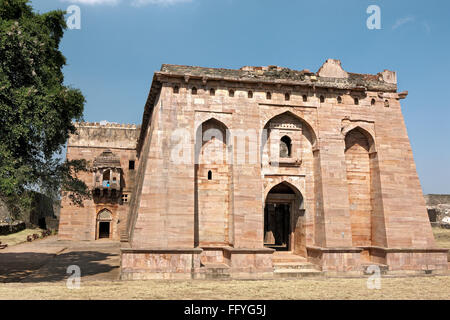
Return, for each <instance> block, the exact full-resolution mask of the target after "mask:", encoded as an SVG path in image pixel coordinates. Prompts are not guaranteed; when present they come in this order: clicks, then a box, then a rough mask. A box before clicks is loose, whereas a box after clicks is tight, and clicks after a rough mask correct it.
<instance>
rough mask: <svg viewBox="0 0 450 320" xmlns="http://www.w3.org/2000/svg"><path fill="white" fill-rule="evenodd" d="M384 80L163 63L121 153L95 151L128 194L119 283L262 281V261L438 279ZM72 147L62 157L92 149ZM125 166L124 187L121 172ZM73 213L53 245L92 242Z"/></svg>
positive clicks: (333, 68) (390, 89) (398, 114)
mask: <svg viewBox="0 0 450 320" xmlns="http://www.w3.org/2000/svg"><path fill="white" fill-rule="evenodd" d="M396 79H397V76H396V73H395V72H392V71H388V70H385V71H383V72H380V73H379V74H376V75H367V74H356V73H351V72H347V71H345V70H344V69H343V68H342V66H341V62H340V61H338V60H328V61H326V62H325V63H324V65H323V66H322V67H321V68H320V69H319V71H318V72H316V73H313V72H310V71H308V70H302V71H297V70H291V69H287V68H282V67H277V66H268V67H250V66H247V67H243V68H241V69H239V70H232V69H216V68H203V67H190V66H179V65H163V66H162V67H161V70H160V71H158V72H155V74H154V76H153V82H152V86H151V88H150V92H149V95H148V99H147V102H146V104H145V107H144V114H143V119H142V125H141V127H140V129H137V128H135V129H134V131H133V130H130V134H129V135H128V136H127V137H129V138H130V140H129V144H127V142H126V141H128V140H127V139H126V138H124V139H123V140H121V138H119V139H114V140H110V141H108V142H105V141H103V143H104V144H102V146H104V148H105V149H106V148H108V149H110V151H111V152H112V153H113V154H115V155H116V158H120V167H121V168H122V171H120V172H122V176H117V178H123V179H125V181H126V186H127V188H129V189H127V190H129V192H130V194H131V195H130V200H129V203H130V204H129V205H128V207H126V208H127V210H126V211H123V213H122V215H123V217H126V218H124V220H126V227H125V225H121V227H120V230H121V232H120V233H121V241H122V262H121V273H122V278H123V279H148V278H202V277H205V276H208V275H211V274H214V275H217V274H220V275H224V276H227V277H228V276H229V277H239V278H242V277H244V278H245V277H249V278H265V277H268V276H270V275H271V274H272V273H273V268H274V264H273V256H274V255H277V257H281V258H277V261H279V260H280V259H281V263H283V260H282V259H286V261H290V262H293V261H294V262H295V261H304V260H305V261H307V262H308V263H312V264H315V265H316V267H315V268H316V269H318V270H322V271H326V272H337V273H345V272H353V273H360V274H362V273H363V272H364V270H365V266H367V265H368V264H378V265H380V266H383V268H384V270H391V271H398V270H405V271H417V272H422V271H427V272H430V270H431V272H434V271H435V270H440V271H442V270H446V269H447V263H444V258H445V259H446V257H447V253H446V250H443V249H436V246H435V243H434V238H433V234H432V231H431V227H430V224H429V222H428V217H427V211H426V207H425V201H424V199H423V195H422V190H421V186H420V183H419V179H418V177H417V172H416V168H415V164H414V159H413V154H412V150H411V146H410V143H409V138H408V134H407V131H406V126H405V124H404V120H403V115H402V111H401V106H400V100H401V99H404V98H406V96H407V92H400V93H399V92H398V91H397V80H396ZM84 126H85V125H84ZM81 127H83V125H81V126H80V128H81ZM83 130H85V129H83ZM95 130H99V129H95ZM95 130H94V131H93V134H94V132H96V131H95ZM102 130H103V129H102ZM127 132H128V131H127ZM131 132H133V133H131ZM121 137H122V136H121ZM123 137H124V136H123ZM93 139H94V140H95V139H96V138H95V136H93ZM81 140H83V141H84V142H83V144H82V145H80V147H79V148H77V146H72V145H71V152H70V153H68V154H69V155H71V156H75V155H76V157H81V156H82V151H83V150H87V149H88V148H90V146H93V145H96V144H98V142H97V140H95V142H94V143H91V142H90V137H89V135H84V136H83V138H81ZM108 143H111V145H109V144H108ZM122 143H123V144H124V145H127V147H123V146H122V145H121V144H122ZM117 144H119V146H118V145H117ZM102 148H103V147H102ZM72 150H73V151H72ZM75 150H77V151H75ZM99 151H102V152H106V151H105V150H103V149H101V148H100V149H99ZM98 156H99V153H97V154H96V157H98ZM103 157H105V155H103ZM113 158H114V157H113V156H109V158H108V159H113ZM131 158H133V159H135V161H136V169H135V171H134V176H133V175H132V173H131V172H130V171H126V170H123V166H124V164H123V160H125V159H127V160H129V159H131ZM102 159H103V158H102ZM122 159H123V160H122ZM109 163H116V162H114V161H113V160H110V162H109ZM116 165H118V164H117V163H116ZM111 166H112V165H111ZM106 169H107V167H105V166H104V167H101V168H100V167H99V168H97V170H103V171H101V172H100V171H96V172H94V173H93V174H92V175H93V176H94V177H96V176H99V177H100V176H101V177H104V174H105V173H104V172H106V171H105V170H106ZM111 170H112V169H111ZM111 172H113V173H111V175H112V177H115V176H116V175H117V173H116V171H114V170H113V171H111ZM117 172H119V171H117ZM130 174H131V175H130ZM86 179H91V181H93V180H92V179H93V178H92V176H91V177H86ZM127 179H130V180H127ZM94 180H95V179H94ZM94 184H95V181H94ZM108 188H109V187H108ZM108 188H106V187H105V188H101V191H102V192H103V193H105V192H106V193H107V194H110V193H109V189H108ZM94 189H95V188H94ZM121 190H125V189H121ZM121 192H123V191H121ZM105 208H109V207H106V206H105ZM96 209H99V208H98V207H96ZM77 210H79V209H78V208H73V209H71V210H69V211H68V212H69V213H66V214H65V215H66V218H65V220H64V221H63V220H61V221H62V223H63V222H64V223H65V224H66V225H71V227H70V228H66V230H68V231H67V232H66V233H65V235H67V236H68V237H70V236H73V235H74V234H75V233H76V232H75V230H78V231H77V232H79V233H80V231H82V232H81V233H83V232H86V234H85V237H91V238H92V237H95V235H96V231H95V223H94V221H95V219H93V218H92V217H90V219H91V222H89V223H87V222H86V219H85V218H80V217H76V215H75V214H72V215H70V211H72V212H75V211H77ZM108 210H110V211H111V212H114V208H111V209H108ZM94 211H95V210H94ZM63 214H64V210H63V209H62V210H61V219H62V216H63ZM106 216H107V215H106ZM81 217H82V216H81ZM83 219H84V220H83ZM111 219H112V221H114V219H115V218H114V217H111ZM121 220H122V219H121ZM100 222H102V221H100ZM98 223H99V222H98ZM98 223H97V228H99V224H98ZM97 234H98V232H97ZM281 253H283V254H282V255H281V256H278V254H281ZM279 262H280V261H279Z"/></svg>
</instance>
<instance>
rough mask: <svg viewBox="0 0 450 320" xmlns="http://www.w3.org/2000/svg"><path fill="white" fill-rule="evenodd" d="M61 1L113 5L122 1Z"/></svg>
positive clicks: (65, 0) (64, 0)
mask: <svg viewBox="0 0 450 320" xmlns="http://www.w3.org/2000/svg"><path fill="white" fill-rule="evenodd" d="M61 1H63V2H71V3H80V4H88V5H97V4H107V5H113V6H114V5H116V4H118V3H119V2H120V0H61Z"/></svg>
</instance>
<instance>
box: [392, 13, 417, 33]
mask: <svg viewBox="0 0 450 320" xmlns="http://www.w3.org/2000/svg"><path fill="white" fill-rule="evenodd" d="M414 20H416V19H415V18H414V17H413V16H409V17H405V18H400V19H397V21H395V24H394V25H393V26H392V30H395V29H397V28H400V27H401V26H402V25H404V24H406V23H409V22H413V21H414Z"/></svg>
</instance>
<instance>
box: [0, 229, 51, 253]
mask: <svg viewBox="0 0 450 320" xmlns="http://www.w3.org/2000/svg"><path fill="white" fill-rule="evenodd" d="M42 231H43V230H42V229H39V228H36V229H25V230H22V231H19V232H16V233H12V234H8V235H7V236H0V241H1V242H2V244H7V245H8V246H9V247H10V246H14V245H16V244H19V243H22V242H27V236H29V235H32V234H33V233H37V234H39V236H40V235H41V232H42ZM0 252H1V251H0Z"/></svg>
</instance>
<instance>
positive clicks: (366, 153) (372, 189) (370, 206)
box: [343, 126, 386, 260]
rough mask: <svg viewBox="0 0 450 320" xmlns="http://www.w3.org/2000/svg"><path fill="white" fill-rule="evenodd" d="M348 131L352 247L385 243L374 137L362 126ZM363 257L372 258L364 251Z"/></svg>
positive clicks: (346, 135) (346, 159)
mask: <svg viewBox="0 0 450 320" xmlns="http://www.w3.org/2000/svg"><path fill="white" fill-rule="evenodd" d="M347 129H348V130H345V131H343V133H345V161H346V171H347V185H348V194H349V209H350V221H351V228H352V242H353V246H360V247H369V246H384V245H385V244H386V229H385V223H384V213H383V206H382V198H381V183H380V175H379V164H378V155H377V152H376V146H375V139H374V137H373V136H372V134H371V133H370V132H369V131H368V130H366V129H364V128H362V127H361V126H354V127H353V128H351V127H348V128H347ZM365 255H366V256H363V259H366V260H369V253H368V252H365Z"/></svg>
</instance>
